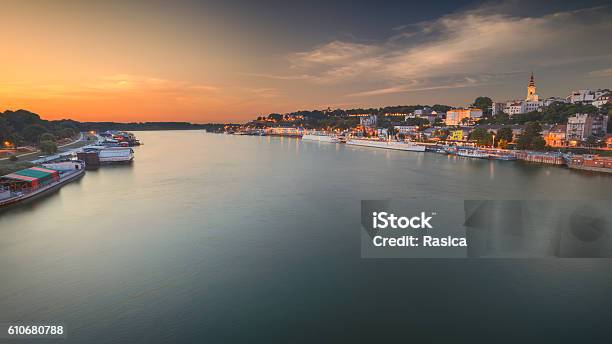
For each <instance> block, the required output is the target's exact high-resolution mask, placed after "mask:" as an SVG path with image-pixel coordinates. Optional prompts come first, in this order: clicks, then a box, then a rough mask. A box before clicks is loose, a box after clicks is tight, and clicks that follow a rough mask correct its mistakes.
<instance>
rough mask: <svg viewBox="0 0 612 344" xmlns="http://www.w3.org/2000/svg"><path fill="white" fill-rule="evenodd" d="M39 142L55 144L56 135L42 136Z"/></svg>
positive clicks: (47, 134) (44, 134) (46, 134)
mask: <svg viewBox="0 0 612 344" xmlns="http://www.w3.org/2000/svg"><path fill="white" fill-rule="evenodd" d="M39 140H40V141H41V142H42V141H52V142H55V135H53V134H51V133H43V134H42V135H40V138H39Z"/></svg>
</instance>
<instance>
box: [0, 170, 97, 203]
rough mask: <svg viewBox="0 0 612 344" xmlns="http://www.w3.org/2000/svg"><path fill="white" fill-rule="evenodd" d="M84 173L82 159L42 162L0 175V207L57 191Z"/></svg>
mask: <svg viewBox="0 0 612 344" xmlns="http://www.w3.org/2000/svg"><path fill="white" fill-rule="evenodd" d="M84 174H85V163H84V162H82V161H64V162H57V163H50V164H42V165H40V166H37V167H30V168H27V169H24V170H20V171H17V172H13V173H10V174H7V175H5V176H0V209H4V208H6V207H9V206H12V205H16V204H21V203H25V202H28V201H31V200H34V199H36V198H38V197H41V196H44V195H47V194H49V193H51V192H53V191H57V190H58V189H59V188H61V187H62V186H63V185H65V184H68V183H70V182H72V181H75V180H77V179H79V178H81V177H82V176H83V175H84Z"/></svg>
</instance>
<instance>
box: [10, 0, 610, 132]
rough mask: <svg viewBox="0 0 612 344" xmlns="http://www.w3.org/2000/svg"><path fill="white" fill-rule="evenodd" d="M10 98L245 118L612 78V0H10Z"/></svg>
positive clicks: (80, 109) (66, 107) (93, 113)
mask: <svg viewBox="0 0 612 344" xmlns="http://www.w3.org/2000/svg"><path fill="white" fill-rule="evenodd" d="M0 11H1V13H2V21H1V23H0V25H1V26H2V30H0V44H1V46H2V49H1V52H0V111H3V110H5V109H12V110H16V109H20V108H23V109H28V110H31V111H34V112H36V113H39V114H40V115H41V116H42V117H43V118H47V119H59V118H73V119H76V120H81V121H191V122H197V123H205V122H230V121H232V122H244V121H247V120H249V119H252V118H254V117H256V116H258V115H261V114H268V113H271V112H280V113H283V112H288V111H294V110H299V109H323V108H327V107H328V106H329V107H331V108H338V107H340V108H347V107H379V106H385V105H400V104H402V105H408V104H433V103H442V104H449V105H457V106H459V105H466V104H468V103H469V102H471V101H472V100H473V99H474V98H475V97H477V96H480V95H486V96H490V97H491V98H493V99H494V100H506V99H513V98H523V97H524V93H525V87H526V84H527V81H528V78H529V74H530V72H531V71H533V72H534V73H535V76H536V84H537V86H538V93H539V94H540V96H544V97H549V96H566V95H567V93H568V92H569V91H570V90H571V89H580V88H612V44H610V38H611V37H612V5H607V4H606V1H580V2H578V1H574V2H572V3H568V2H565V1H547V2H537V1H529V2H527V1H510V2H507V3H504V4H502V5H500V4H499V2H474V1H461V0H453V1H418V2H414V3H411V2H410V1H402V2H397V3H396V2H381V1H378V2H376V1H337V2H334V4H333V5H332V4H326V2H320V3H318V2H315V1H308V2H304V3H303V4H298V3H297V2H294V1H240V2H238V1H197V2H196V1H192V2H189V1H174V2H170V1H166V2H160V1H10V0H9V1H6V0H3V1H2V2H1V3H0Z"/></svg>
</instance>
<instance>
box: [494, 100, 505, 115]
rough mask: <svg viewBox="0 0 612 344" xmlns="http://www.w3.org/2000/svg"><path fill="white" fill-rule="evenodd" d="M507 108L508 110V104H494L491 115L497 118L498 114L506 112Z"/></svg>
mask: <svg viewBox="0 0 612 344" xmlns="http://www.w3.org/2000/svg"><path fill="white" fill-rule="evenodd" d="M505 108H506V103H499V102H494V103H493V104H491V114H492V115H493V116H495V115H497V114H498V113H502V112H504V109H505Z"/></svg>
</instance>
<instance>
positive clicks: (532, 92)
mask: <svg viewBox="0 0 612 344" xmlns="http://www.w3.org/2000/svg"><path fill="white" fill-rule="evenodd" d="M525 100H526V101H529V102H537V101H539V100H540V97H538V95H537V93H536V85H535V79H534V78H533V72H531V77H530V78H529V85H528V86H527V98H525Z"/></svg>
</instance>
